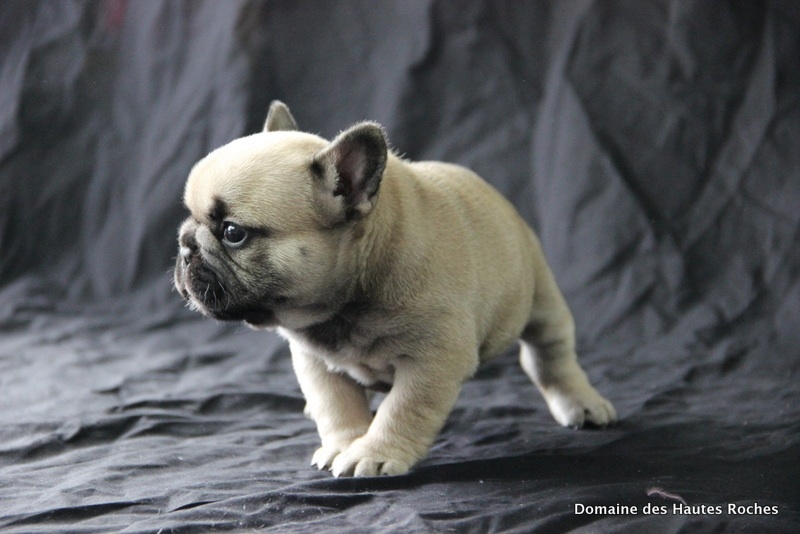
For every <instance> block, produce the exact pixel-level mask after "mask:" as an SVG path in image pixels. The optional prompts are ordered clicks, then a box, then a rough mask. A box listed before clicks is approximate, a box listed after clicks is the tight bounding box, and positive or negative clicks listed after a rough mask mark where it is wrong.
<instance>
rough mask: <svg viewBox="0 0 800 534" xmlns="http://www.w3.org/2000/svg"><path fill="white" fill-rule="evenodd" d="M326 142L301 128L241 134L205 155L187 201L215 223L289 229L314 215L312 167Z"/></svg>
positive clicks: (198, 215)
mask: <svg viewBox="0 0 800 534" xmlns="http://www.w3.org/2000/svg"><path fill="white" fill-rule="evenodd" d="M327 144H328V143H327V141H325V140H324V139H322V138H320V137H317V136H315V135H312V134H307V133H302V132H269V133H258V134H254V135H250V136H248V137H242V138H240V139H236V140H234V141H232V142H230V143H228V144H227V145H224V146H222V147H220V148H218V149H216V150H214V151H213V152H211V153H210V154H209V155H208V156H206V157H205V158H203V159H202V160H200V161H199V162H198V163H197V164H196V165H195V166H194V168H193V169H192V171H191V173H190V174H189V179H188V180H187V182H186V189H185V191H184V202H185V204H186V207H187V208H188V209H189V211H191V212H192V216H193V217H194V218H195V219H197V220H198V221H200V222H203V223H206V224H213V223H214V222H220V220H222V219H225V220H230V221H233V222H236V223H238V224H241V225H244V226H251V227H266V228H272V229H274V230H286V231H290V230H292V229H293V228H302V227H303V226H304V225H305V226H307V225H308V221H309V218H313V217H314V210H313V205H312V202H311V200H310V198H311V182H310V179H311V178H310V166H311V163H312V160H313V157H314V155H315V154H317V153H318V152H319V151H320V150H322V149H324V148H325V147H326V146H327Z"/></svg>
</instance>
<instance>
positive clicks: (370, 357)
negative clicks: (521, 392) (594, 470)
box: [175, 101, 616, 477]
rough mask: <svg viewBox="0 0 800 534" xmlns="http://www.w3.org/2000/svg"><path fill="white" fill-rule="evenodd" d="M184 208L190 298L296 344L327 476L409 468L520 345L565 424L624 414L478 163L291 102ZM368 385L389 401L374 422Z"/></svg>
mask: <svg viewBox="0 0 800 534" xmlns="http://www.w3.org/2000/svg"><path fill="white" fill-rule="evenodd" d="M184 201H185V204H186V206H187V208H188V209H189V211H190V212H191V215H190V216H189V217H188V218H187V219H186V221H185V222H184V223H183V225H182V226H181V227H180V232H179V239H178V241H179V255H178V258H177V264H176V266H175V287H176V288H177V289H178V291H179V292H180V293H181V295H183V297H184V298H185V299H186V300H188V301H189V303H190V305H191V306H192V307H193V308H195V309H196V310H198V311H200V312H201V313H203V314H205V315H207V316H209V317H213V318H215V319H220V320H225V321H243V322H245V323H246V324H248V325H250V326H251V327H253V328H259V329H260V328H269V329H277V331H278V332H279V333H280V334H281V335H282V336H284V337H285V338H286V339H287V340H288V341H289V345H290V349H291V353H292V363H293V366H294V369H295V372H296V374H297V379H298V381H299V383H300V387H301V389H302V391H303V394H304V395H305V398H306V402H307V404H306V413H307V415H309V416H310V417H311V418H312V419H313V420H314V421H315V422H316V425H317V429H318V431H319V435H320V438H321V441H322V445H321V447H320V448H319V449H318V450H317V451H316V453H315V454H314V456H313V459H312V464H313V465H315V466H316V467H318V468H319V469H330V470H331V472H332V473H333V475H334V476H337V477H338V476H374V475H398V474H401V473H405V472H406V471H408V470H409V469H410V468H411V467H412V466H413V465H414V464H415V463H416V462H417V461H418V460H419V459H420V458H422V457H423V456H425V454H426V453H427V451H428V449H429V448H430V446H431V444H432V443H433V441H434V439H435V437H436V435H437V433H438V432H439V430H440V429H441V428H442V426H443V425H444V423H445V419H446V418H447V416H448V414H449V413H450V411H451V409H452V408H453V405H454V404H455V402H456V398H457V397H458V394H459V391H460V389H461V386H462V384H463V383H464V381H465V380H467V379H468V378H470V377H471V376H472V375H473V374H474V373H475V371H476V369H477V368H478V366H479V365H480V364H481V363H482V362H485V361H487V360H489V359H491V358H493V357H494V356H497V355H498V354H501V353H502V352H503V351H504V350H506V349H507V348H508V347H509V346H510V345H511V344H512V343H513V342H514V341H517V340H519V343H520V346H521V350H520V362H521V364H522V369H523V370H524V371H525V373H527V375H528V376H529V377H530V379H531V380H532V381H533V382H534V383H535V384H536V386H537V387H538V388H539V391H541V393H542V395H543V396H544V398H545V400H546V401H547V405H548V407H549V409H550V412H551V413H552V415H553V417H554V418H555V419H556V421H558V422H559V423H560V424H562V425H564V426H569V427H575V428H577V427H581V426H583V425H584V424H585V423H587V422H589V423H593V424H595V425H599V426H605V425H607V424H609V423H611V422H613V421H614V420H615V419H616V414H615V412H614V408H613V407H612V406H611V404H610V403H609V402H608V401H607V400H606V399H604V398H603V397H601V396H600V395H599V394H598V393H597V391H595V389H594V388H593V387H592V386H591V384H590V383H589V380H588V379H587V376H586V374H585V373H584V371H583V370H582V369H581V367H580V366H579V364H578V361H577V357H576V354H575V335H574V326H573V319H572V316H571V313H570V311H569V308H568V307H567V304H566V302H565V301H564V298H563V296H562V295H561V292H560V291H559V289H558V287H557V286H556V282H555V280H554V278H553V275H552V273H551V272H550V269H549V267H548V265H547V263H546V261H545V258H544V255H543V254H542V250H541V247H540V245H539V242H538V240H537V238H536V236H535V235H534V233H533V231H532V230H531V229H530V228H529V227H528V226H527V225H526V224H525V222H524V221H523V220H522V218H521V217H520V216H519V215H518V214H517V213H516V211H515V210H514V208H513V207H512V206H511V204H510V203H509V202H507V201H506V200H505V199H504V198H502V197H501V196H500V194H499V193H497V191H495V190H494V189H493V188H492V187H491V186H489V185H488V184H487V183H486V182H484V181H483V180H482V179H481V178H480V177H478V176H477V175H475V174H473V173H472V172H470V171H468V170H467V169H464V168H462V167H458V166H455V165H450V164H446V163H436V162H410V161H405V160H403V159H401V158H399V157H397V156H396V155H395V154H393V153H392V152H391V151H390V150H389V149H388V147H387V141H386V137H385V135H384V132H383V130H382V129H381V127H380V126H379V125H378V124H375V123H372V122H363V123H360V124H356V125H355V126H353V127H352V128H350V129H348V130H346V131H344V132H342V133H341V134H339V135H338V136H337V137H336V138H335V139H334V140H333V141H332V142H329V141H327V140H325V139H322V138H320V137H318V136H316V135H312V134H308V133H302V132H299V131H297V125H296V123H295V120H294V118H293V117H292V115H291V114H290V112H289V109H288V108H287V107H286V106H285V105H284V104H282V103H281V102H277V101H275V102H273V103H272V105H271V106H270V110H269V114H268V116H267V120H266V123H265V126H264V131H263V132H262V133H258V134H255V135H250V136H248V137H243V138H240V139H236V140H234V141H232V142H231V143H229V144H227V145H225V146H223V147H221V148H219V149H217V150H214V151H213V152H211V153H210V154H209V155H208V156H206V157H205V158H204V159H202V160H201V161H200V162H198V163H197V164H196V165H195V166H194V168H193V169H192V171H191V173H190V175H189V179H188V181H187V183H186V189H185V196H184ZM369 389H377V390H383V391H386V392H387V395H386V397H385V398H384V399H383V401H382V403H381V404H380V406H379V407H378V410H377V413H376V414H375V415H374V416H373V414H372V412H371V411H370V406H369V402H368V395H367V390H369Z"/></svg>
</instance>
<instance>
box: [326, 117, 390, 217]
mask: <svg viewBox="0 0 800 534" xmlns="http://www.w3.org/2000/svg"><path fill="white" fill-rule="evenodd" d="M388 152H389V148H388V144H387V142H386V136H385V135H384V133H383V128H381V126H380V125H379V124H377V123H374V122H362V123H360V124H356V125H355V126H353V127H352V128H350V129H349V130H345V131H344V132H342V133H340V134H339V135H338V136H337V137H336V139H334V140H333V142H332V143H331V144H330V146H328V148H326V149H325V150H323V151H322V152H320V153H318V154H317V155H316V156H315V157H314V160H313V162H312V165H311V168H312V171H313V173H314V175H315V176H314V179H315V181H316V185H317V197H318V198H317V201H318V203H317V204H318V207H319V208H320V210H321V211H322V212H323V214H324V215H325V216H326V218H328V219H329V221H330V222H332V223H334V224H335V223H337V222H346V221H349V220H351V219H354V218H359V217H363V216H365V215H367V214H368V213H369V212H371V211H372V209H373V208H374V207H375V203H376V202H377V201H378V190H379V189H380V185H381V179H382V178H383V171H384V170H385V169H386V160H387V158H388Z"/></svg>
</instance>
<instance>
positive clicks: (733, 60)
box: [0, 0, 800, 532]
mask: <svg viewBox="0 0 800 534" xmlns="http://www.w3.org/2000/svg"><path fill="white" fill-rule="evenodd" d="M798 58H800V9H798V5H797V3H796V2H794V1H792V0H787V1H764V2H755V1H753V2H737V1H718V2H703V1H688V2H678V1H675V2H667V1H652V2H639V1H595V2H592V1H588V0H587V1H571V0H570V1H558V2H555V1H553V2H544V1H538V2H517V1H511V0H509V1H490V0H485V1H478V0H473V1H463V2H461V1H459V2H449V1H429V0H412V1H405V0H397V1H389V0H385V1H381V2H377V3H376V2H372V1H369V0H363V1H338V2H314V1H288V0H287V1H266V2H247V1H226V2H214V1H201V0H197V1H178V0H170V1H167V0H164V1H155V0H154V1H148V2H129V1H125V0H108V1H94V2H80V1H75V2H68V1H59V0H52V1H47V0H43V1H40V2H28V1H6V2H3V3H2V4H0V530H3V531H4V532H6V531H7V532H64V531H70V532H107V531H117V532H170V531H176V532H177V531H208V530H212V529H218V530H231V529H265V530H269V529H274V530H275V531H281V532H294V531H296V532H311V531H317V530H318V531H324V532H427V531H455V532H533V531H539V530H541V531H546V532H563V531H571V530H575V531H582V532H601V531H615V532H645V531H646V532H695V531H712V530H714V531H721V530H731V531H738V532H796V531H797V530H798V528H800V379H798V377H800V348H798V347H800V334H799V333H798V332H800V328H799V327H798V325H800V232H799V231H798V229H800V98H799V97H800V61H798ZM276 98H277V99H281V100H283V101H285V102H286V103H288V104H289V106H290V107H291V109H292V111H293V113H294V115H295V117H296V118H297V120H298V122H299V123H300V125H301V127H302V128H303V129H305V130H307V131H312V132H316V133H319V134H321V135H323V136H326V137H332V136H333V135H335V134H336V133H337V132H338V131H340V130H341V129H343V128H345V127H347V126H349V125H350V124H352V123H354V122H356V121H358V120H362V119H372V120H377V121H379V122H380V123H381V124H383V125H384V127H385V128H386V130H387V132H388V135H389V138H390V140H391V142H392V145H393V147H394V148H395V149H396V150H397V151H398V152H399V153H402V154H404V155H405V156H407V157H409V158H412V159H436V160H445V161H450V162H455V163H460V164H463V165H466V166H468V167H470V168H472V169H473V170H475V171H477V172H478V173H479V174H481V175H482V176H483V177H485V178H486V179H487V180H488V181H489V182H491V183H492V184H493V185H494V186H495V187H497V188H498V189H499V190H500V191H501V192H502V193H503V194H505V195H506V196H507V197H508V198H509V199H511V200H512V201H513V202H514V203H515V205H516V206H517V207H518V209H519V210H520V213H521V214H522V215H523V217H525V218H526V219H527V220H528V221H529V222H530V223H531V224H532V225H533V226H534V227H535V228H536V229H537V231H538V233H539V235H540V237H541V240H542V243H543V247H544V249H545V252H546V254H547V256H548V259H549V261H550V264H551V266H552V268H553V270H554V272H555V274H556V277H557V279H558V281H559V283H560V285H561V287H562V289H563V291H564V293H565V295H566V297H567V299H568V301H569V302H570V304H571V307H572V310H573V312H574V315H575V317H576V322H577V327H578V341H579V349H580V358H581V361H582V363H583V365H584V367H585V368H586V369H587V371H588V373H589V375H590V376H591V378H592V380H593V382H594V383H595V385H596V386H597V387H598V389H599V390H600V391H601V392H602V393H603V394H605V395H606V396H607V397H608V398H609V399H611V400H612V401H613V403H614V404H615V406H616V408H617V410H618V412H619V415H620V423H619V424H618V425H617V426H615V427H612V428H608V429H605V430H587V431H580V432H575V431H571V430H568V429H562V428H560V427H558V426H557V424H556V423H555V422H554V421H553V420H552V418H551V417H550V415H549V413H548V412H547V409H546V406H545V405H544V402H543V401H542V399H541V397H540V396H539V395H538V393H537V392H536V391H535V388H534V387H533V386H532V385H531V384H530V383H529V381H528V379H527V378H526V377H525V376H524V374H523V373H521V372H520V370H519V368H518V366H517V364H516V361H515V356H514V354H513V351H511V352H509V353H508V354H507V355H506V356H504V357H502V358H500V359H498V360H496V361H494V362H492V363H490V364H489V365H487V366H486V367H485V368H483V369H481V370H480V371H479V372H478V374H477V376H476V377H475V378H474V379H473V380H472V381H470V382H469V383H467V384H466V385H465V387H464V389H463V392H462V394H461V397H460V399H459V401H458V404H457V406H456V408H455V410H454V411H453V413H452V415H451V416H450V418H449V419H448V422H447V424H446V426H445V428H444V430H443V431H442V433H441V435H440V436H439V438H438V439H437V441H436V443H435V444H434V446H433V449H432V451H431V453H430V455H429V456H428V457H427V458H426V459H425V460H423V461H422V462H421V463H420V464H419V465H418V466H417V467H416V468H414V469H413V470H412V471H411V472H410V473H409V474H408V475H405V476H399V477H385V478H372V479H340V480H337V479H334V478H332V477H331V476H330V475H329V474H327V473H321V472H318V471H316V470H314V469H311V468H310V467H309V466H308V464H309V461H310V458H311V454H312V452H313V450H314V449H315V447H316V446H317V443H318V438H317V436H316V432H315V429H314V426H313V424H312V423H311V422H310V421H308V420H307V419H305V418H304V417H303V415H302V411H303V404H304V401H303V399H302V396H301V394H300V392H299V388H298V386H297V382H296V380H295V378H294V375H293V373H292V369H291V364H290V361H289V356H288V349H287V347H286V345H285V343H284V342H283V341H282V340H281V339H280V338H278V337H277V336H276V335H274V334H271V333H264V332H254V331H250V330H247V329H246V328H244V327H242V326H239V325H232V324H218V323H215V322H213V321H210V320H207V319H203V318H202V317H200V316H199V315H196V314H194V313H192V312H190V311H189V310H188V309H185V308H184V306H183V303H182V302H181V299H180V298H179V296H178V295H177V293H175V292H174V291H171V287H170V279H171V274H170V267H171V265H172V262H173V259H174V257H175V255H176V240H175V238H176V230H177V227H178V224H179V223H180V221H181V219H182V218H183V217H184V216H185V214H186V213H185V210H184V208H183V206H182V204H181V193H182V188H183V184H184V181H185V178H186V176H187V174H188V171H189V170H190V168H191V166H192V164H193V163H194V162H195V161H197V160H198V159H199V158H201V157H202V156H203V155H205V154H206V153H207V152H209V151H210V150H212V149H213V148H215V147H217V146H220V145H222V144H224V143H225V142H227V141H229V140H231V139H233V138H235V137H238V136H241V135H244V134H247V133H252V132H255V131H258V130H259V129H260V128H261V125H262V124H263V120H264V116H265V112H266V109H267V106H268V104H269V102H270V100H272V99H276ZM653 488H660V490H661V491H660V492H659V491H653V490H652V489H653ZM648 493H649V495H648ZM681 500H682V501H684V502H685V503H686V504H687V505H688V506H690V507H692V506H693V507H695V509H696V508H697V507H700V506H702V505H706V507H711V508H710V510H711V512H710V513H709V510H708V509H706V511H705V513H702V511H701V513H696V512H692V508H689V509H688V511H681V509H677V510H676V509H675V508H673V506H676V505H681V504H682V503H681ZM648 505H649V506H650V507H651V511H652V507H653V506H655V507H664V510H665V511H666V513H664V514H653V513H649V514H647V513H644V510H645V507H647V506H648ZM730 505H733V506H734V511H736V510H737V509H738V508H736V507H737V506H741V507H745V508H743V509H742V510H743V511H744V513H743V514H737V513H730V511H729V506H730ZM756 505H758V507H756ZM581 506H584V507H585V506H595V507H596V506H605V507H614V506H627V507H629V508H628V509H627V510H626V511H623V512H622V513H616V512H615V511H614V510H611V509H607V510H605V511H604V512H603V513H591V514H587V513H580V511H581ZM632 506H635V507H637V513H635V514H634V513H631V511H630V507H632ZM717 506H719V507H720V508H719V509H720V510H721V511H722V513H719V514H717V513H715V510H716V508H714V507H717ZM747 507H750V508H749V511H750V512H752V513H747V512H748V508H747ZM771 511H775V512H777V513H775V514H772V513H769V512H771Z"/></svg>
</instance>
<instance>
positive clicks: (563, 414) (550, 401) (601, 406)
mask: <svg viewBox="0 0 800 534" xmlns="http://www.w3.org/2000/svg"><path fill="white" fill-rule="evenodd" d="M545 400H546V401H547V406H548V408H550V413H552V414H553V417H554V418H555V420H556V421H558V423H559V424H560V425H562V426H567V427H570V428H581V427H583V426H584V425H585V424H586V423H592V424H594V425H597V426H607V425H610V424H612V423H614V422H615V421H616V420H617V412H616V410H614V406H612V405H611V403H610V402H608V400H606V399H605V398H603V397H602V396H601V395H600V394H599V393H598V392H597V390H595V389H594V388H593V387H592V386H591V385H590V384H589V383H588V382H587V383H585V384H580V385H579V386H573V387H570V388H552V389H550V390H548V391H547V392H546V393H545Z"/></svg>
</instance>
